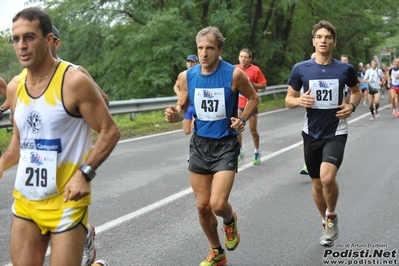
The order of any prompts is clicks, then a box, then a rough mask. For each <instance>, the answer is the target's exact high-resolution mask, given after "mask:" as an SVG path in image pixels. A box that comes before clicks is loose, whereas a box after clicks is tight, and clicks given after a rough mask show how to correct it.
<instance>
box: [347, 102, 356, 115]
mask: <svg viewBox="0 0 399 266" xmlns="http://www.w3.org/2000/svg"><path fill="white" fill-rule="evenodd" d="M349 104H352V106H353V110H352V113H354V112H355V110H356V104H354V103H349Z"/></svg>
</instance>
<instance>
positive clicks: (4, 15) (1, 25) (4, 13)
mask: <svg viewBox="0 0 399 266" xmlns="http://www.w3.org/2000/svg"><path fill="white" fill-rule="evenodd" d="M27 1H28V0H0V31H1V30H5V29H8V28H11V26H12V18H13V17H14V16H15V15H16V14H17V13H18V11H20V10H21V9H24V8H25V7H28V6H37V5H38V4H33V5H32V4H31V5H24V4H25V3H26V2H27Z"/></svg>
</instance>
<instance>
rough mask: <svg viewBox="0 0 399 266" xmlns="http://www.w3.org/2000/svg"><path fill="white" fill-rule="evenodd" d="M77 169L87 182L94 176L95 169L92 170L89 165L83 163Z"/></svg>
mask: <svg viewBox="0 0 399 266" xmlns="http://www.w3.org/2000/svg"><path fill="white" fill-rule="evenodd" d="M79 170H80V171H82V173H83V175H84V177H85V178H86V180H87V181H89V182H90V181H91V180H93V178H94V177H95V176H96V171H94V169H93V168H92V167H91V166H90V165H87V164H84V165H82V166H81V167H80V168H79Z"/></svg>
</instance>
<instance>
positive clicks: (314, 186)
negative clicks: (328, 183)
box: [313, 182, 323, 195]
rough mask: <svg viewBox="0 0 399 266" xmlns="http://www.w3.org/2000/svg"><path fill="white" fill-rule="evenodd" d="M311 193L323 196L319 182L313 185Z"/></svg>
mask: <svg viewBox="0 0 399 266" xmlns="http://www.w3.org/2000/svg"><path fill="white" fill-rule="evenodd" d="M313 191H314V192H316V193H317V194H320V195H322V194H323V185H322V184H321V182H314V183H313Z"/></svg>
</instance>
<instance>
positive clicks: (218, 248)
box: [213, 246, 224, 254]
mask: <svg viewBox="0 0 399 266" xmlns="http://www.w3.org/2000/svg"><path fill="white" fill-rule="evenodd" d="M213 249H217V250H218V251H219V254H223V253H224V249H223V248H222V246H218V247H217V248H213Z"/></svg>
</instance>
